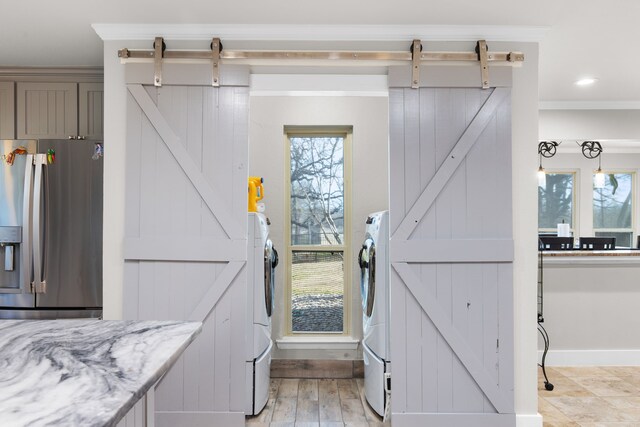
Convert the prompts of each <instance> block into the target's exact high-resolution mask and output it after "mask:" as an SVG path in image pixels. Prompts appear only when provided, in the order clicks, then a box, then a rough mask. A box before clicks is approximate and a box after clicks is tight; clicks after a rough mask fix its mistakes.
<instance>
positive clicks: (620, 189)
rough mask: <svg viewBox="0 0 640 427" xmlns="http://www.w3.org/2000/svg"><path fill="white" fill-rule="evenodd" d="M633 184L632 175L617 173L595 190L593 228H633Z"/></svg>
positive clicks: (608, 176)
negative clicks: (602, 186)
mask: <svg viewBox="0 0 640 427" xmlns="http://www.w3.org/2000/svg"><path fill="white" fill-rule="evenodd" d="M631 183H632V175H631V174H629V173H616V174H610V175H606V176H605V186H604V188H594V189H593V228H629V229H630V228H631V207H632V205H633V204H632V194H633V193H632V191H631Z"/></svg>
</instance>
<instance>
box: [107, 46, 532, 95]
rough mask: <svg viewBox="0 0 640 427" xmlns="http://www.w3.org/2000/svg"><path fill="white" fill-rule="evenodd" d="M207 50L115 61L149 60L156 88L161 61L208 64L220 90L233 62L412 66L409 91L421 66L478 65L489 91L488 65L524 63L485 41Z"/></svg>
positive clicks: (125, 52)
mask: <svg viewBox="0 0 640 427" xmlns="http://www.w3.org/2000/svg"><path fill="white" fill-rule="evenodd" d="M209 47H210V50H167V48H166V44H165V42H164V40H163V38H162V37H156V38H155V41H154V43H153V50H129V49H127V48H124V49H120V50H119V51H118V57H119V58H121V59H122V60H127V59H148V60H153V62H154V78H153V82H154V85H155V86H162V61H163V60H164V59H185V60H210V61H211V66H212V72H211V85H212V86H214V87H218V86H220V63H221V62H226V63H230V62H233V61H235V60H245V61H246V60H249V61H251V60H257V61H259V60H282V61H295V60H321V61H336V62H339V61H345V62H346V61H349V62H354V61H356V62H358V61H360V62H364V61H380V62H387V63H389V62H396V63H397V62H407V63H411V66H412V71H411V87H412V88H414V89H417V88H418V87H419V85H420V65H424V64H426V63H436V62H476V63H478V64H479V65H480V77H481V78H480V82H481V86H482V88H483V89H487V88H489V87H490V84H489V83H490V82H489V63H496V64H501V65H503V64H506V65H516V64H520V63H522V62H524V54H523V53H522V52H490V51H489V48H488V46H487V42H486V41H485V40H478V42H477V43H476V49H475V52H445V51H433V52H426V51H423V46H422V42H421V41H420V40H413V43H412V44H411V47H410V49H409V50H408V51H406V52H400V51H381V52H375V51H315V50H311V51H276V50H273V51H266V50H225V49H224V48H223V46H222V43H221V42H220V39H219V38H217V37H214V38H213V39H212V40H211V44H210V46H209Z"/></svg>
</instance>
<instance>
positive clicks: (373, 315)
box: [358, 211, 391, 416]
mask: <svg viewBox="0 0 640 427" xmlns="http://www.w3.org/2000/svg"><path fill="white" fill-rule="evenodd" d="M358 263H359V265H360V293H361V296H362V330H363V338H362V348H363V358H364V391H365V396H366V398H367V402H369V405H370V406H371V407H372V408H373V409H374V410H375V411H376V412H377V413H378V414H380V415H381V416H383V415H384V412H385V405H386V404H387V401H388V399H387V390H390V389H391V379H390V376H391V357H390V356H391V351H390V344H389V317H390V316H389V268H390V265H389V211H382V212H375V213H372V214H370V215H369V216H368V217H367V221H366V229H365V239H364V242H363V244H362V248H361V249H360V254H359V256H358Z"/></svg>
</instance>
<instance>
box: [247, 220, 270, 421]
mask: <svg viewBox="0 0 640 427" xmlns="http://www.w3.org/2000/svg"><path fill="white" fill-rule="evenodd" d="M248 228H249V236H248V241H247V245H248V251H247V284H248V292H247V304H248V305H247V317H248V318H247V322H246V324H247V329H246V346H245V347H246V359H245V360H246V364H245V366H246V399H245V414H246V415H256V414H258V413H260V411H262V409H263V408H264V406H265V405H266V403H267V400H268V398H269V380H270V378H271V375H270V369H271V351H272V349H273V341H272V340H271V314H272V313H273V307H274V283H275V268H276V266H277V265H278V252H277V251H276V250H275V248H274V247H273V244H272V242H271V239H269V219H268V218H267V217H266V216H265V215H264V214H262V213H257V212H249V224H248Z"/></svg>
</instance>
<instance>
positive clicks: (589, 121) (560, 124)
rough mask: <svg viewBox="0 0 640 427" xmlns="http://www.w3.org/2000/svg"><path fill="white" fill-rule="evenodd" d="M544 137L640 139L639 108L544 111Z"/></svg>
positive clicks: (542, 121)
mask: <svg viewBox="0 0 640 427" xmlns="http://www.w3.org/2000/svg"><path fill="white" fill-rule="evenodd" d="M540 139H543V140H555V141H558V140H576V139H577V140H594V139H595V140H602V139H619V140H636V141H638V140H640V110H541V111H540Z"/></svg>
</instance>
